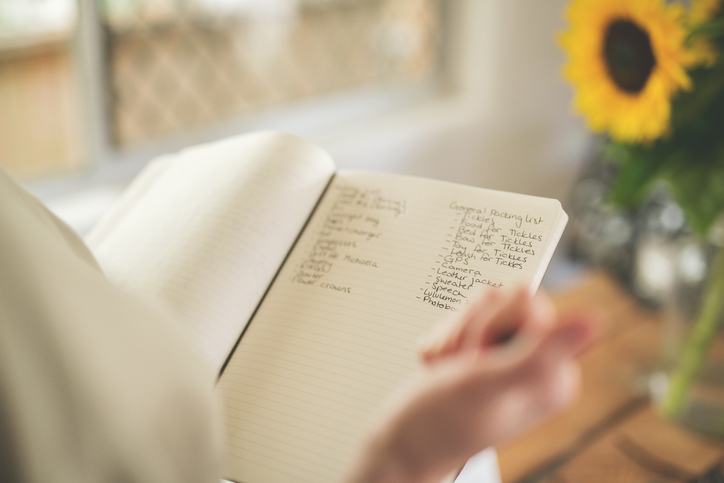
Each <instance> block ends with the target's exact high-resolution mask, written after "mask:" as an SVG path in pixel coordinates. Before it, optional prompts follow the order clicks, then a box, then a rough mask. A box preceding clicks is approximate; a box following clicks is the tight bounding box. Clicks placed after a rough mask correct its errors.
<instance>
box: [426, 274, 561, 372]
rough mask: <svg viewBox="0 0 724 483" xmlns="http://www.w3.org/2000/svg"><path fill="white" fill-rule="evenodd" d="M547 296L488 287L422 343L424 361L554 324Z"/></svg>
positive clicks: (499, 342)
mask: <svg viewBox="0 0 724 483" xmlns="http://www.w3.org/2000/svg"><path fill="white" fill-rule="evenodd" d="M555 314H556V312H555V309H554V307H553V304H552V303H551V302H550V300H549V299H548V297H546V296H545V295H538V296H536V297H535V298H534V297H532V296H531V294H530V292H529V291H528V290H527V289H526V288H520V289H518V290H515V291H506V292H502V291H500V290H494V289H493V290H488V291H487V292H486V293H484V294H483V295H482V296H481V297H480V298H478V300H477V301H476V302H475V303H474V304H473V305H472V306H471V307H470V308H469V309H468V310H467V311H466V312H465V313H463V314H462V315H461V316H460V317H457V318H454V319H451V320H449V321H447V322H446V323H445V324H443V325H442V326H441V327H440V328H438V329H437V330H436V331H435V332H433V334H432V335H431V336H430V337H429V338H428V339H427V341H426V343H425V344H424V345H423V348H422V351H421V354H422V358H423V361H425V362H426V363H427V364H431V363H434V362H435V361H437V360H439V359H441V358H443V357H447V356H450V355H452V354H455V353H457V352H460V351H485V350H489V349H494V348H496V347H498V346H500V345H502V344H505V343H506V342H508V341H509V340H510V339H512V338H513V337H515V336H517V335H520V334H522V333H543V332H545V331H547V330H548V328H550V327H551V326H552V325H553V324H554V323H555Z"/></svg>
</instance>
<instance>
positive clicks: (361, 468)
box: [345, 433, 426, 483]
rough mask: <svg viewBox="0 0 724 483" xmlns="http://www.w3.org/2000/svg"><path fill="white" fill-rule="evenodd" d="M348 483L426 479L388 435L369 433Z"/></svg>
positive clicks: (399, 482)
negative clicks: (398, 449) (397, 448)
mask: <svg viewBox="0 0 724 483" xmlns="http://www.w3.org/2000/svg"><path fill="white" fill-rule="evenodd" d="M345 481H347V482H348V483H413V482H414V483H421V482H424V481H426V480H424V478H421V475H420V474H419V473H418V472H417V471H415V468H413V467H412V465H411V464H410V462H409V461H407V460H406V458H404V457H403V456H402V455H401V454H400V453H399V451H396V447H395V444H394V443H393V441H392V438H390V437H389V435H387V434H384V433H376V434H373V435H371V436H370V437H369V438H368V439H367V441H366V443H365V445H364V447H363V449H362V451H361V452H360V453H359V454H358V456H357V460H356V463H355V465H354V467H353V471H352V474H351V477H350V478H348V479H346V480H345Z"/></svg>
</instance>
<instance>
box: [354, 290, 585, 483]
mask: <svg viewBox="0 0 724 483" xmlns="http://www.w3.org/2000/svg"><path fill="white" fill-rule="evenodd" d="M595 333H596V331H595V329H594V326H593V324H592V322H591V321H590V320H589V319H588V318H586V317H583V316H576V317H568V318H560V317H559V316H558V315H557V314H556V311H555V309H554V308H553V305H552V304H551V302H550V301H549V299H548V298H547V297H546V296H544V295H539V296H537V297H535V298H534V297H532V296H531V295H530V294H529V292H528V291H526V290H518V291H515V292H509V293H503V292H501V291H499V290H495V291H490V292H488V293H487V294H485V295H484V296H483V297H481V298H480V299H479V300H478V301H477V302H476V303H475V304H474V305H472V306H471V308H470V309H469V310H468V311H466V312H465V313H464V314H462V316H460V317H457V318H454V319H452V320H451V321H449V322H448V323H446V324H444V325H443V326H441V328H439V329H438V330H437V331H435V332H434V333H433V336H431V338H430V339H429V340H428V341H427V343H426V344H425V345H424V347H423V350H422V358H423V360H424V362H425V364H426V369H427V370H426V372H425V373H424V374H423V375H422V376H421V377H420V378H419V379H418V380H416V381H414V382H413V383H412V384H411V385H410V387H408V388H406V391H405V392H403V393H402V394H400V395H399V396H398V398H397V399H396V400H395V401H394V402H393V403H392V404H391V405H390V407H389V408H388V410H387V413H386V415H385V416H384V417H383V418H381V419H380V423H379V425H378V426H377V427H376V428H375V429H374V430H373V431H372V433H371V435H370V437H369V439H368V441H367V443H366V446H365V449H364V450H363V451H362V453H361V454H360V457H359V458H358V460H357V462H356V465H355V467H354V469H353V471H352V474H351V477H350V478H349V479H348V481H349V482H354V483H363V482H364V483H368V482H370V483H371V482H376V483H378V482H379V483H382V482H390V483H391V482H408V481H409V482H413V481H414V482H417V483H427V482H430V483H439V481H440V480H441V479H442V478H444V477H445V475H447V474H448V473H450V472H452V471H454V470H455V469H456V468H459V467H460V466H462V464H464V462H465V461H466V460H467V459H468V458H470V457H471V456H473V455H474V454H476V453H478V452H480V451H482V450H483V449H485V448H486V447H489V446H491V445H495V444H500V443H502V442H504V441H506V440H508V439H510V438H512V437H514V436H516V435H517V434H520V433H521V432H522V431H524V430H525V429H528V428H530V427H531V426H532V425H534V424H536V423H538V422H540V421H541V420H543V419H544V418H546V417H547V416H550V415H552V414H554V413H555V412H557V411H560V410H561V409H563V408H565V407H566V406H568V405H569V404H570V403H571V402H572V401H573V398H574V396H575V395H576V393H577V390H578V385H579V368H578V364H577V362H576V360H575V357H576V355H577V354H579V353H580V352H581V351H582V350H583V349H584V348H585V347H586V346H588V345H589V344H590V343H591V342H592V340H593V339H594V338H595Z"/></svg>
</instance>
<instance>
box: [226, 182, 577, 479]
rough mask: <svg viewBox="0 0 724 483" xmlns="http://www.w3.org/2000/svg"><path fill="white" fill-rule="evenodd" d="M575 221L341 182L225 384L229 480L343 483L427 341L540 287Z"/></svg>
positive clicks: (523, 207) (434, 185) (441, 193)
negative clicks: (463, 314) (484, 301)
mask: <svg viewBox="0 0 724 483" xmlns="http://www.w3.org/2000/svg"><path fill="white" fill-rule="evenodd" d="M566 219H567V217H566V215H565V213H564V212H563V211H562V210H561V208H560V204H559V203H558V202H557V201H555V200H547V199H541V198H533V197H527V196H521V195H511V194H507V193H499V192H492V191H486V190H481V189H475V188H470V187H464V186H459V185H454V184H450V183H443V182H438V181H431V180H423V179H416V178H410V177H403V176H396V175H375V174H367V173H358V172H343V173H340V174H338V175H337V176H336V177H335V179H334V180H333V182H332V184H331V186H330V188H329V190H328V191H327V193H326V194H325V196H324V199H323V200H322V203H321V204H320V206H319V207H318V209H317V212H316V213H315V215H314V216H313V218H312V220H311V222H310V224H309V225H308V226H307V228H306V229H305V232H304V234H303V235H302V237H301V238H300V240H299V242H298V244H297V246H296V247H295V248H294V251H293V253H292V254H291V256H290V258H289V259H288V260H287V262H286V263H285V265H284V267H283V269H282V271H281V272H280V274H279V277H278V278H277V280H276V281H275V283H274V285H273V287H272V288H271V290H270V292H269V293H268V294H267V296H266V298H265V300H264V302H263V303H262V305H261V307H260V309H259V311H258V312H257V314H256V315H255V317H254V319H253V320H252V322H251V325H250V326H249V327H248V328H247V331H246V333H245V334H244V336H243V338H242V339H241V342H240V344H239V346H238V347H237V350H236V351H235V353H234V355H233V356H232V358H231V360H230V362H229V365H228V366H227V367H226V369H225V371H224V373H223V375H222V377H221V380H220V382H219V384H218V385H217V391H218V392H219V393H220V396H221V398H222V400H223V405H224V411H225V433H226V445H225V446H226V450H225V452H226V457H225V475H224V476H225V477H226V478H229V479H231V480H234V481H238V482H243V483H269V482H276V481H284V482H289V483H292V482H307V483H318V482H332V481H339V479H340V475H341V472H342V471H343V469H344V468H345V467H346V466H347V464H348V463H349V461H350V458H351V455H352V454H353V452H354V451H355V448H356V445H357V444H358V443H359V441H360V440H361V438H362V436H363V434H364V432H365V428H366V427H367V425H368V422H369V420H370V417H371V415H374V414H375V413H376V411H377V410H378V408H379V406H380V404H381V403H382V401H383V400H384V399H385V398H386V397H388V396H389V394H390V392H392V391H393V390H394V388H395V387H396V386H398V385H399V384H400V383H401V382H403V381H404V380H405V379H407V378H409V377H410V376H411V375H413V374H414V373H415V372H416V371H418V370H419V364H418V362H417V354H416V344H417V341H418V340H419V339H420V337H421V336H423V335H424V334H426V333H427V332H428V331H429V330H430V328H431V327H432V326H433V325H434V324H435V323H436V322H437V321H438V320H440V319H441V318H443V317H445V316H447V315H450V313H451V312H454V311H458V310H461V309H463V308H464V307H465V306H466V305H467V304H468V303H470V301H471V300H472V299H473V298H474V295H475V293H476V292H477V291H479V290H480V289H482V288H484V287H508V286H514V285H516V284H527V285H530V286H531V287H534V288H535V287H537V285H538V283H539V282H540V280H541V278H542V275H543V272H544V271H545V268H546V266H547V264H548V262H549V261H550V257H551V255H552V253H553V250H554V248H555V245H556V244H557V242H558V239H559V238H560V235H561V232H562V230H563V227H564V225H565V222H566Z"/></svg>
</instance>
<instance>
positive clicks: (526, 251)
mask: <svg viewBox="0 0 724 483" xmlns="http://www.w3.org/2000/svg"><path fill="white" fill-rule="evenodd" d="M448 209H449V214H450V216H451V222H452V223H453V224H452V225H451V226H450V227H449V230H450V232H449V233H447V237H448V238H447V239H446V240H445V242H446V245H445V246H443V247H442V250H443V251H442V253H440V254H438V255H437V257H438V258H440V259H441V260H435V262H434V263H435V266H433V267H431V270H432V271H433V272H434V275H433V276H431V275H428V277H430V278H433V279H434V280H432V281H426V282H425V283H424V285H425V286H424V287H421V289H420V290H422V294H421V295H419V296H417V298H418V299H419V300H422V301H423V302H425V303H427V304H430V305H432V306H434V307H438V308H443V309H445V310H449V311H458V310H459V309H460V308H461V307H464V306H466V305H468V304H470V303H471V301H470V299H471V296H472V294H473V293H475V292H476V291H478V290H479V289H481V288H483V287H491V288H503V287H504V286H505V284H506V282H505V281H504V280H505V279H506V278H507V277H501V276H500V275H499V274H500V273H501V269H505V270H507V269H510V270H511V271H513V272H514V271H516V270H520V271H523V270H530V268H531V266H534V265H535V263H536V262H537V261H538V260H537V257H536V255H537V254H539V253H540V252H541V249H542V248H543V247H542V244H543V234H542V232H541V230H540V229H539V227H544V226H545V224H546V223H545V221H546V220H545V219H544V218H543V217H542V216H540V215H529V214H524V213H522V212H515V211H507V210H499V209H496V208H489V207H488V206H485V205H463V204H460V203H458V202H457V201H453V202H451V203H450V204H449V205H448ZM496 274H497V276H496ZM506 275H507V274H506Z"/></svg>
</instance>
